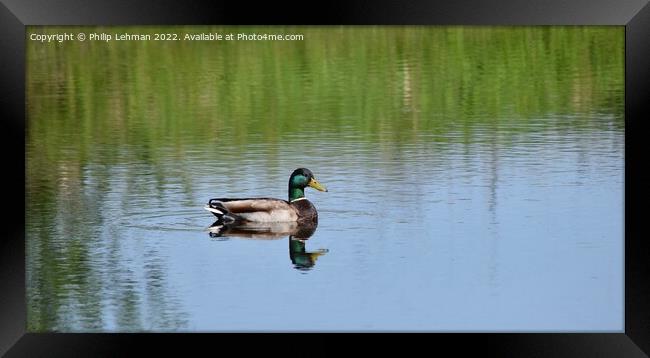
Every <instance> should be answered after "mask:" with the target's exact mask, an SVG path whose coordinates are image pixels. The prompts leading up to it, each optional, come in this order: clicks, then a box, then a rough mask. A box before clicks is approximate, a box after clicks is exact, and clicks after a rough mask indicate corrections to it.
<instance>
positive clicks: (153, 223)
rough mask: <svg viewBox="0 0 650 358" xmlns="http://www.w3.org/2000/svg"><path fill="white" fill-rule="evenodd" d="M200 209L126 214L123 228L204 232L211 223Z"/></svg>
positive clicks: (210, 219)
mask: <svg viewBox="0 0 650 358" xmlns="http://www.w3.org/2000/svg"><path fill="white" fill-rule="evenodd" d="M202 211H203V210H202V208H183V209H178V210H168V209H164V208H161V209H160V210H156V211H154V210H145V211H141V212H136V213H128V214H126V215H125V216H124V217H123V224H124V226H125V227H129V228H134V229H141V230H148V231H182V232H197V231H204V230H205V228H206V227H208V226H209V225H210V224H212V222H214V220H213V219H214V218H212V217H211V216H210V215H209V214H210V213H208V212H205V214H204V213H203V212H202Z"/></svg>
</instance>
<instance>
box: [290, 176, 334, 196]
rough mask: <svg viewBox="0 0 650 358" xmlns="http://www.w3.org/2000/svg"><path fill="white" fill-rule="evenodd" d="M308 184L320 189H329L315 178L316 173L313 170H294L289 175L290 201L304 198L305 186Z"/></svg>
mask: <svg viewBox="0 0 650 358" xmlns="http://www.w3.org/2000/svg"><path fill="white" fill-rule="evenodd" d="M308 186H310V187H312V188H314V189H316V190H318V191H327V188H325V187H324V186H323V185H322V184H321V183H319V182H318V181H317V180H316V178H314V173H312V172H311V170H309V169H307V168H298V169H296V170H294V171H293V173H291V177H289V201H292V200H296V199H300V198H304V197H305V188H306V187H308Z"/></svg>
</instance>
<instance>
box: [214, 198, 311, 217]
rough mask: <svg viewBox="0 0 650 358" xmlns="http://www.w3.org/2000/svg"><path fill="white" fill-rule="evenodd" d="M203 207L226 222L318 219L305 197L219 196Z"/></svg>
mask: <svg viewBox="0 0 650 358" xmlns="http://www.w3.org/2000/svg"><path fill="white" fill-rule="evenodd" d="M205 209H206V210H208V211H210V212H211V213H212V214H214V215H215V216H216V217H217V219H218V220H222V221H223V222H226V223H234V222H241V223H246V222H255V223H273V222H301V223H305V222H317V221H318V212H317V211H316V208H315V207H314V205H313V204H312V203H311V202H310V201H309V200H307V199H306V198H300V199H297V200H292V201H291V202H289V201H286V200H281V199H274V198H244V199H227V198H219V199H210V201H209V202H208V205H206V207H205Z"/></svg>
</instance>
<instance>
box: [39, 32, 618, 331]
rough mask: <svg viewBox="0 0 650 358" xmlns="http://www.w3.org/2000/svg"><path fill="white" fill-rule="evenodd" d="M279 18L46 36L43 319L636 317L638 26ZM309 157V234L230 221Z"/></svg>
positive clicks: (508, 324)
mask: <svg viewBox="0 0 650 358" xmlns="http://www.w3.org/2000/svg"><path fill="white" fill-rule="evenodd" d="M57 30H58V29H56V28H40V27H31V28H29V31H32V32H48V31H49V32H56V31H57ZM81 30H84V28H82V29H81ZM85 30H91V29H87V28H85ZM92 30H94V31H99V30H100V29H97V28H94V29H92ZM158 30H159V29H155V28H146V30H142V29H140V30H139V31H138V32H141V31H151V32H155V31H158ZM165 30H166V31H169V30H170V29H165ZM173 30H174V31H194V32H200V31H203V30H205V31H208V30H210V31H219V32H228V31H257V32H259V31H261V30H260V29H259V28H257V29H254V28H225V29H224V28H216V29H204V28H175V29H173ZM262 30H264V31H268V30H269V28H266V29H262ZM274 31H283V32H287V33H303V34H304V35H305V40H304V41H302V42H233V43H228V44H222V43H219V44H213V43H205V42H203V43H199V42H191V43H186V42H182V43H173V44H169V43H153V42H124V43H108V44H107V43H103V42H101V43H99V42H97V43H93V42H86V43H63V44H58V45H56V46H54V45H52V46H47V45H43V44H37V43H31V42H29V43H28V44H29V46H28V74H27V87H28V89H27V99H28V136H27V147H26V156H27V182H26V190H27V197H26V200H27V204H26V207H27V213H26V222H27V228H26V232H27V237H26V240H27V280H28V282H27V289H28V291H27V296H28V329H29V330H30V331H66V332H77V331H84V332H85V331H221V330H427V331H621V330H622V329H623V222H624V217H623V162H624V120H623V31H622V28H615V27H540V28H459V27H451V28H440V27H437V28H427V27H405V28H402V27H386V28H375V27H356V28H345V27H343V28H339V27H331V28H274ZM297 167H307V168H310V169H311V170H312V171H313V172H314V174H315V176H316V177H317V178H318V179H319V181H320V182H322V183H323V184H325V185H326V186H327V187H328V189H329V192H327V193H321V192H316V191H311V190H309V189H308V190H307V191H306V195H307V197H308V199H309V200H311V201H312V202H313V203H314V205H315V206H316V207H317V209H318V212H319V224H318V227H317V229H316V231H315V232H314V233H313V235H312V236H311V237H310V238H309V239H308V240H306V241H304V245H302V243H300V242H295V241H291V240H289V238H288V237H279V238H274V239H269V238H267V239H251V238H244V237H236V236H232V237H230V236H228V235H226V236H220V237H215V235H211V231H210V229H209V226H210V225H211V224H212V222H213V221H214V220H213V219H214V217H213V216H212V214H210V213H209V212H207V211H205V210H203V205H204V204H205V203H206V202H207V200H208V199H209V198H213V197H256V196H260V197H277V198H283V199H284V198H286V196H287V192H286V186H287V180H288V177H289V174H290V173H291V171H293V169H295V168H297Z"/></svg>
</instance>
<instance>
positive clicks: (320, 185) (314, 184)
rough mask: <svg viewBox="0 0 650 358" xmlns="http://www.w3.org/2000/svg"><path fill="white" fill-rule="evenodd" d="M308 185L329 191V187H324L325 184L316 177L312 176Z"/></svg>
mask: <svg viewBox="0 0 650 358" xmlns="http://www.w3.org/2000/svg"><path fill="white" fill-rule="evenodd" d="M308 185H309V186H310V187H312V188H314V189H316V190H318V191H327V188H326V187H324V186H323V185H322V184H321V183H319V182H318V181H316V179H314V178H311V180H310V181H309V184H308Z"/></svg>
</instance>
